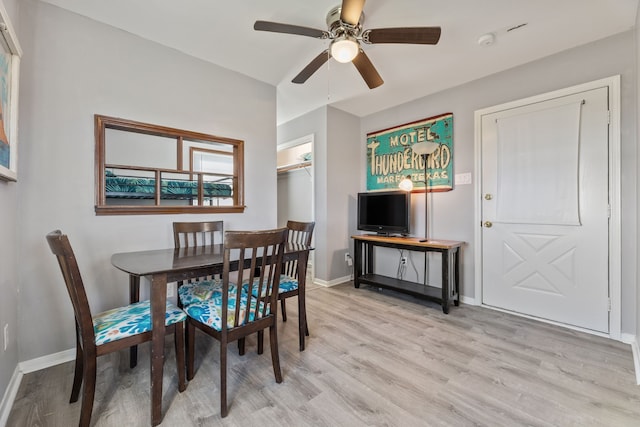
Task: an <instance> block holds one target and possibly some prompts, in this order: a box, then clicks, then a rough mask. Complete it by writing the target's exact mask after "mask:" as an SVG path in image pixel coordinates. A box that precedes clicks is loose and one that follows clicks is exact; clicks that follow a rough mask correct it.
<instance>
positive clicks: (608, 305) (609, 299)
mask: <svg viewBox="0 0 640 427" xmlns="http://www.w3.org/2000/svg"><path fill="white" fill-rule="evenodd" d="M607 311H611V298H608V299H607Z"/></svg>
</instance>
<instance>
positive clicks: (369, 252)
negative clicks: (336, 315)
mask: <svg viewBox="0 0 640 427" xmlns="http://www.w3.org/2000/svg"><path fill="white" fill-rule="evenodd" d="M351 238H353V243H354V249H355V250H354V259H353V261H354V263H355V272H354V275H353V285H354V286H355V287H356V288H359V287H360V284H366V285H371V286H376V287H379V288H386V289H393V290H395V291H398V292H402V293H406V294H409V295H413V296H416V297H419V298H425V299H428V300H432V301H436V302H438V303H440V304H441V305H442V311H443V312H444V313H445V314H448V313H449V307H450V305H451V301H453V303H454V304H455V305H456V306H458V305H460V262H459V259H458V255H459V252H460V251H459V249H460V247H461V246H462V244H463V243H464V242H458V241H453V240H436V239H429V240H427V241H425V239H418V238H417V237H389V236H376V235H371V234H362V235H354V236H351ZM376 246H380V247H387V248H395V249H403V250H408V251H415V252H425V253H426V252H438V253H440V254H441V257H442V287H441V288H439V287H435V286H429V285H424V284H422V283H416V282H410V281H407V280H401V279H396V278H393V277H388V276H383V275H381V274H375V272H374V271H375V270H374V256H373V249H374V247H376ZM451 273H453V274H451Z"/></svg>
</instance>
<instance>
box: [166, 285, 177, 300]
mask: <svg viewBox="0 0 640 427" xmlns="http://www.w3.org/2000/svg"><path fill="white" fill-rule="evenodd" d="M176 286H177V284H176V283H167V297H172V296H174V295H175V294H176Z"/></svg>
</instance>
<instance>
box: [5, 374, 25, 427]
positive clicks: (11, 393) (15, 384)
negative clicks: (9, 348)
mask: <svg viewBox="0 0 640 427" xmlns="http://www.w3.org/2000/svg"><path fill="white" fill-rule="evenodd" d="M21 381H22V372H21V371H20V366H19V365H18V366H16V369H15V370H14V371H13V375H12V376H11V381H9V385H8V386H7V390H6V391H5V392H4V396H3V397H2V403H0V427H5V426H6V425H7V420H8V419H9V414H10V413H11V408H12V407H13V402H14V400H15V399H16V395H17V394H18V388H20V382H21Z"/></svg>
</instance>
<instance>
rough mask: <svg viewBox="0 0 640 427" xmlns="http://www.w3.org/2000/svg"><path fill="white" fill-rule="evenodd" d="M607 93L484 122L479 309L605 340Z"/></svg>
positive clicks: (540, 105) (530, 107)
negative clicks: (540, 320)
mask: <svg viewBox="0 0 640 427" xmlns="http://www.w3.org/2000/svg"><path fill="white" fill-rule="evenodd" d="M608 110H609V108H608V88H607V87H602V88H598V89H593V90H588V91H584V92H580V93H575V94H572V95H569V96H562V97H558V98H555V99H549V100H546V101H543V102H536V103H533V104H529V105H525V106H520V107H517V108H511V109H507V110H503V111H498V112H492V113H490V114H486V115H483V116H482V117H481V126H482V131H481V132H482V135H481V152H482V154H481V155H482V163H481V167H482V172H481V184H480V187H481V196H482V209H481V210H482V223H483V227H482V236H481V237H482V302H483V304H485V305H489V306H494V307H498V308H502V309H506V310H510V311H514V312H518V313H523V314H527V315H531V316H535V317H540V318H544V319H548V320H552V321H557V322H560V323H565V324H568V325H573V326H577V327H581V328H586V329H591V330H594V331H599V332H605V333H607V332H609V223H608V221H609V194H608V188H609V187H608V185H609V184H608V182H609V181H608V173H609V166H608V153H609V149H608V135H609V130H608V126H609V124H608V120H609V119H608V117H609V115H608Z"/></svg>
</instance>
